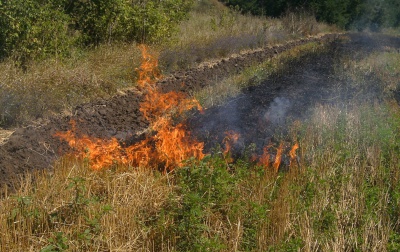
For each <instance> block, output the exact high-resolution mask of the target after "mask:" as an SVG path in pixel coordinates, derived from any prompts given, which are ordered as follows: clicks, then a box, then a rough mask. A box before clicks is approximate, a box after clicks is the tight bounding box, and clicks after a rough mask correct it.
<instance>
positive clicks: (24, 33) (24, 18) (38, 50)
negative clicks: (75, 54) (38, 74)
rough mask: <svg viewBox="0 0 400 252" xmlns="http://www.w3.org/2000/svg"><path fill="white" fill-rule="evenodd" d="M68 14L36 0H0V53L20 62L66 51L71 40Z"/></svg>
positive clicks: (23, 62)
mask: <svg viewBox="0 0 400 252" xmlns="http://www.w3.org/2000/svg"><path fill="white" fill-rule="evenodd" d="M69 22H70V18H69V16H68V15H66V14H65V13H63V11H62V9H59V8H54V6H52V5H50V3H45V4H43V3H40V1H37V0H26V1H25V0H16V1H2V2H0V28H1V31H2V32H1V33H0V57H2V58H4V57H8V56H13V57H15V59H16V60H17V61H18V62H20V63H21V64H25V63H26V62H27V61H28V60H30V59H32V58H39V59H40V58H44V57H47V56H49V55H60V56H63V55H66V54H68V52H69V50H70V48H71V46H72V45H73V43H74V36H71V31H70V29H69V28H68V24H69Z"/></svg>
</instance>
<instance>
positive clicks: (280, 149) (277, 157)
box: [273, 143, 283, 172]
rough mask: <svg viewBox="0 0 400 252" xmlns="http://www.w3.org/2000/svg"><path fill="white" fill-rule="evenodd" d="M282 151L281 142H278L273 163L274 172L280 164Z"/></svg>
mask: <svg viewBox="0 0 400 252" xmlns="http://www.w3.org/2000/svg"><path fill="white" fill-rule="evenodd" d="M282 152H283V143H281V144H279V147H278V149H277V151H276V156H275V161H274V164H273V167H274V169H275V172H278V170H279V166H280V165H281V161H282Z"/></svg>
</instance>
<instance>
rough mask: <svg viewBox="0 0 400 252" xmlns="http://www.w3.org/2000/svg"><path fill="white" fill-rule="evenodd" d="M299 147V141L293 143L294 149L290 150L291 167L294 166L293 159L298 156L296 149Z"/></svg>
mask: <svg viewBox="0 0 400 252" xmlns="http://www.w3.org/2000/svg"><path fill="white" fill-rule="evenodd" d="M298 148H299V144H298V143H295V144H294V145H293V147H292V149H291V150H290V152H289V156H290V164H289V167H291V166H292V164H293V161H295V160H296V158H297V155H296V150H297V149H298Z"/></svg>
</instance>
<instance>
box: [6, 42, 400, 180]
mask: <svg viewBox="0 0 400 252" xmlns="http://www.w3.org/2000/svg"><path fill="white" fill-rule="evenodd" d="M349 36H350V41H349V42H347V43H343V42H335V38H336V37H337V35H326V36H323V37H320V38H310V39H303V40H299V41H293V42H290V43H287V44H285V45H281V46H275V47H271V48H264V49H262V50H257V51H253V52H247V53H245V54H241V55H237V56H235V57H232V58H228V59H222V60H220V61H216V62H214V64H212V65H210V66H202V67H199V68H194V69H190V70H188V71H186V72H177V73H175V74H173V75H172V76H170V77H167V78H164V79H162V80H161V81H159V82H158V83H157V86H158V88H159V89H160V90H162V91H163V92H168V91H182V92H187V93H190V92H192V91H193V90H199V89H201V88H203V87H205V86H207V85H210V83H212V81H213V80H215V78H216V77H218V78H219V79H222V78H224V77H227V76H229V75H232V74H234V73H238V72H241V71H242V70H243V69H244V68H245V67H247V66H249V65H251V64H253V63H256V62H262V61H264V60H265V59H266V58H268V57H273V56H274V55H275V54H277V53H281V52H283V51H285V50H287V49H290V48H292V47H294V46H297V45H301V44H305V43H307V42H310V41H330V42H332V41H333V42H332V43H331V47H332V49H331V50H330V52H329V53H326V54H324V55H321V56H320V57H317V58H307V57H305V58H303V59H301V61H300V62H301V64H299V65H296V66H292V67H290V69H292V70H291V71H289V72H288V74H287V75H285V76H276V77H275V78H271V79H270V80H268V81H266V82H265V83H264V84H262V85H260V86H257V87H251V88H248V89H246V90H244V91H243V94H242V95H240V96H239V97H236V98H235V99H232V100H230V101H228V102H227V103H226V104H225V105H224V106H221V107H215V108H211V109H208V110H207V111H206V113H205V114H204V115H196V116H195V117H193V118H192V119H191V120H190V125H191V126H190V127H191V128H192V129H193V131H194V132H195V135H196V136H199V137H200V138H201V139H202V140H205V142H206V146H207V148H211V146H212V145H213V144H215V142H216V141H220V140H221V137H222V135H221V133H223V130H224V129H232V126H233V127H234V129H238V130H239V131H240V132H241V133H243V134H245V135H246V134H248V135H249V136H248V138H246V139H251V140H249V141H248V142H250V141H254V139H258V140H257V141H256V142H257V143H261V142H264V141H266V140H267V139H268V137H270V136H271V132H272V131H273V130H274V127H279V126H280V125H281V124H280V121H281V120H282V118H284V117H286V116H290V117H293V118H300V117H301V116H302V112H303V110H304V109H303V108H307V107H309V106H310V105H312V104H313V103H315V102H316V101H321V100H324V99H329V98H330V97H331V95H332V90H331V85H332V83H333V82H334V81H333V80H330V79H329V78H330V73H331V72H332V66H333V62H334V58H335V57H332V55H333V54H335V55H341V54H344V53H351V52H353V51H360V50H363V51H365V52H366V51H373V50H379V48H380V47H383V46H384V45H385V46H394V47H397V48H398V47H400V40H399V39H398V38H394V37H389V36H383V35H380V36H368V35H362V34H353V35H349ZM183 83H184V84H183ZM142 100H143V93H142V92H141V91H140V90H136V89H132V90H130V91H126V94H124V95H118V96H115V97H113V98H112V99H110V100H100V101H97V102H93V103H89V104H83V105H81V106H78V107H76V109H75V111H74V113H73V115H72V116H66V117H55V118H52V119H51V120H49V121H48V123H46V124H45V125H40V126H29V127H26V128H20V129H17V130H16V131H15V132H14V133H13V134H12V135H11V137H10V138H9V139H8V141H7V142H6V143H5V144H4V145H2V146H0V174H1V176H0V185H7V186H11V180H12V179H13V178H15V177H16V176H17V175H20V174H23V173H24V172H27V171H32V170H35V169H47V168H52V164H53V162H54V161H55V160H56V159H57V158H59V157H60V155H63V154H65V153H66V152H67V151H68V150H69V148H68V146H67V144H66V143H64V142H62V141H60V140H59V139H58V138H57V137H54V134H55V133H56V132H58V131H66V130H68V129H69V128H70V124H69V122H70V120H74V121H76V124H77V128H78V129H79V133H80V134H86V135H89V136H93V137H98V138H106V139H107V138H111V137H115V138H117V139H119V140H120V141H122V142H124V141H126V140H129V141H135V138H136V137H138V136H140V134H141V133H142V132H143V131H145V130H146V129H147V127H148V122H147V121H146V120H145V118H144V117H143V115H142V114H141V112H140V111H139V103H140V102H141V101H142ZM274 104H275V105H274ZM274 106H275V107H276V108H280V107H282V106H283V107H284V108H285V111H284V112H282V113H280V114H279V113H278V115H279V116H274V115H273V114H272V113H271V111H270V110H271V108H273V107H274ZM260 115H261V119H260ZM260 120H261V121H260ZM210 134H215V136H216V138H215V139H213V140H212V141H210V138H209V135H210ZM248 142H243V145H245V144H247V143H248Z"/></svg>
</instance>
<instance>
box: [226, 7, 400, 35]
mask: <svg viewBox="0 0 400 252" xmlns="http://www.w3.org/2000/svg"><path fill="white" fill-rule="evenodd" d="M223 2H225V3H226V4H228V5H230V6H234V7H235V8H237V9H241V10H242V11H243V12H251V13H253V14H256V15H266V16H273V17H279V16H281V15H282V14H284V13H285V12H287V11H288V9H289V10H299V9H300V10H303V11H306V12H308V13H309V15H315V17H316V18H317V20H318V21H324V22H327V23H329V24H336V25H338V26H339V27H341V28H347V29H349V28H356V29H360V30H362V29H366V28H369V29H372V30H374V31H376V30H378V29H380V28H382V27H399V26H400V3H399V1H397V0H385V1H380V0H340V1H337V0H311V1H308V0H278V1H275V0H267V1H265V0H251V1H248V0H223Z"/></svg>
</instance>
